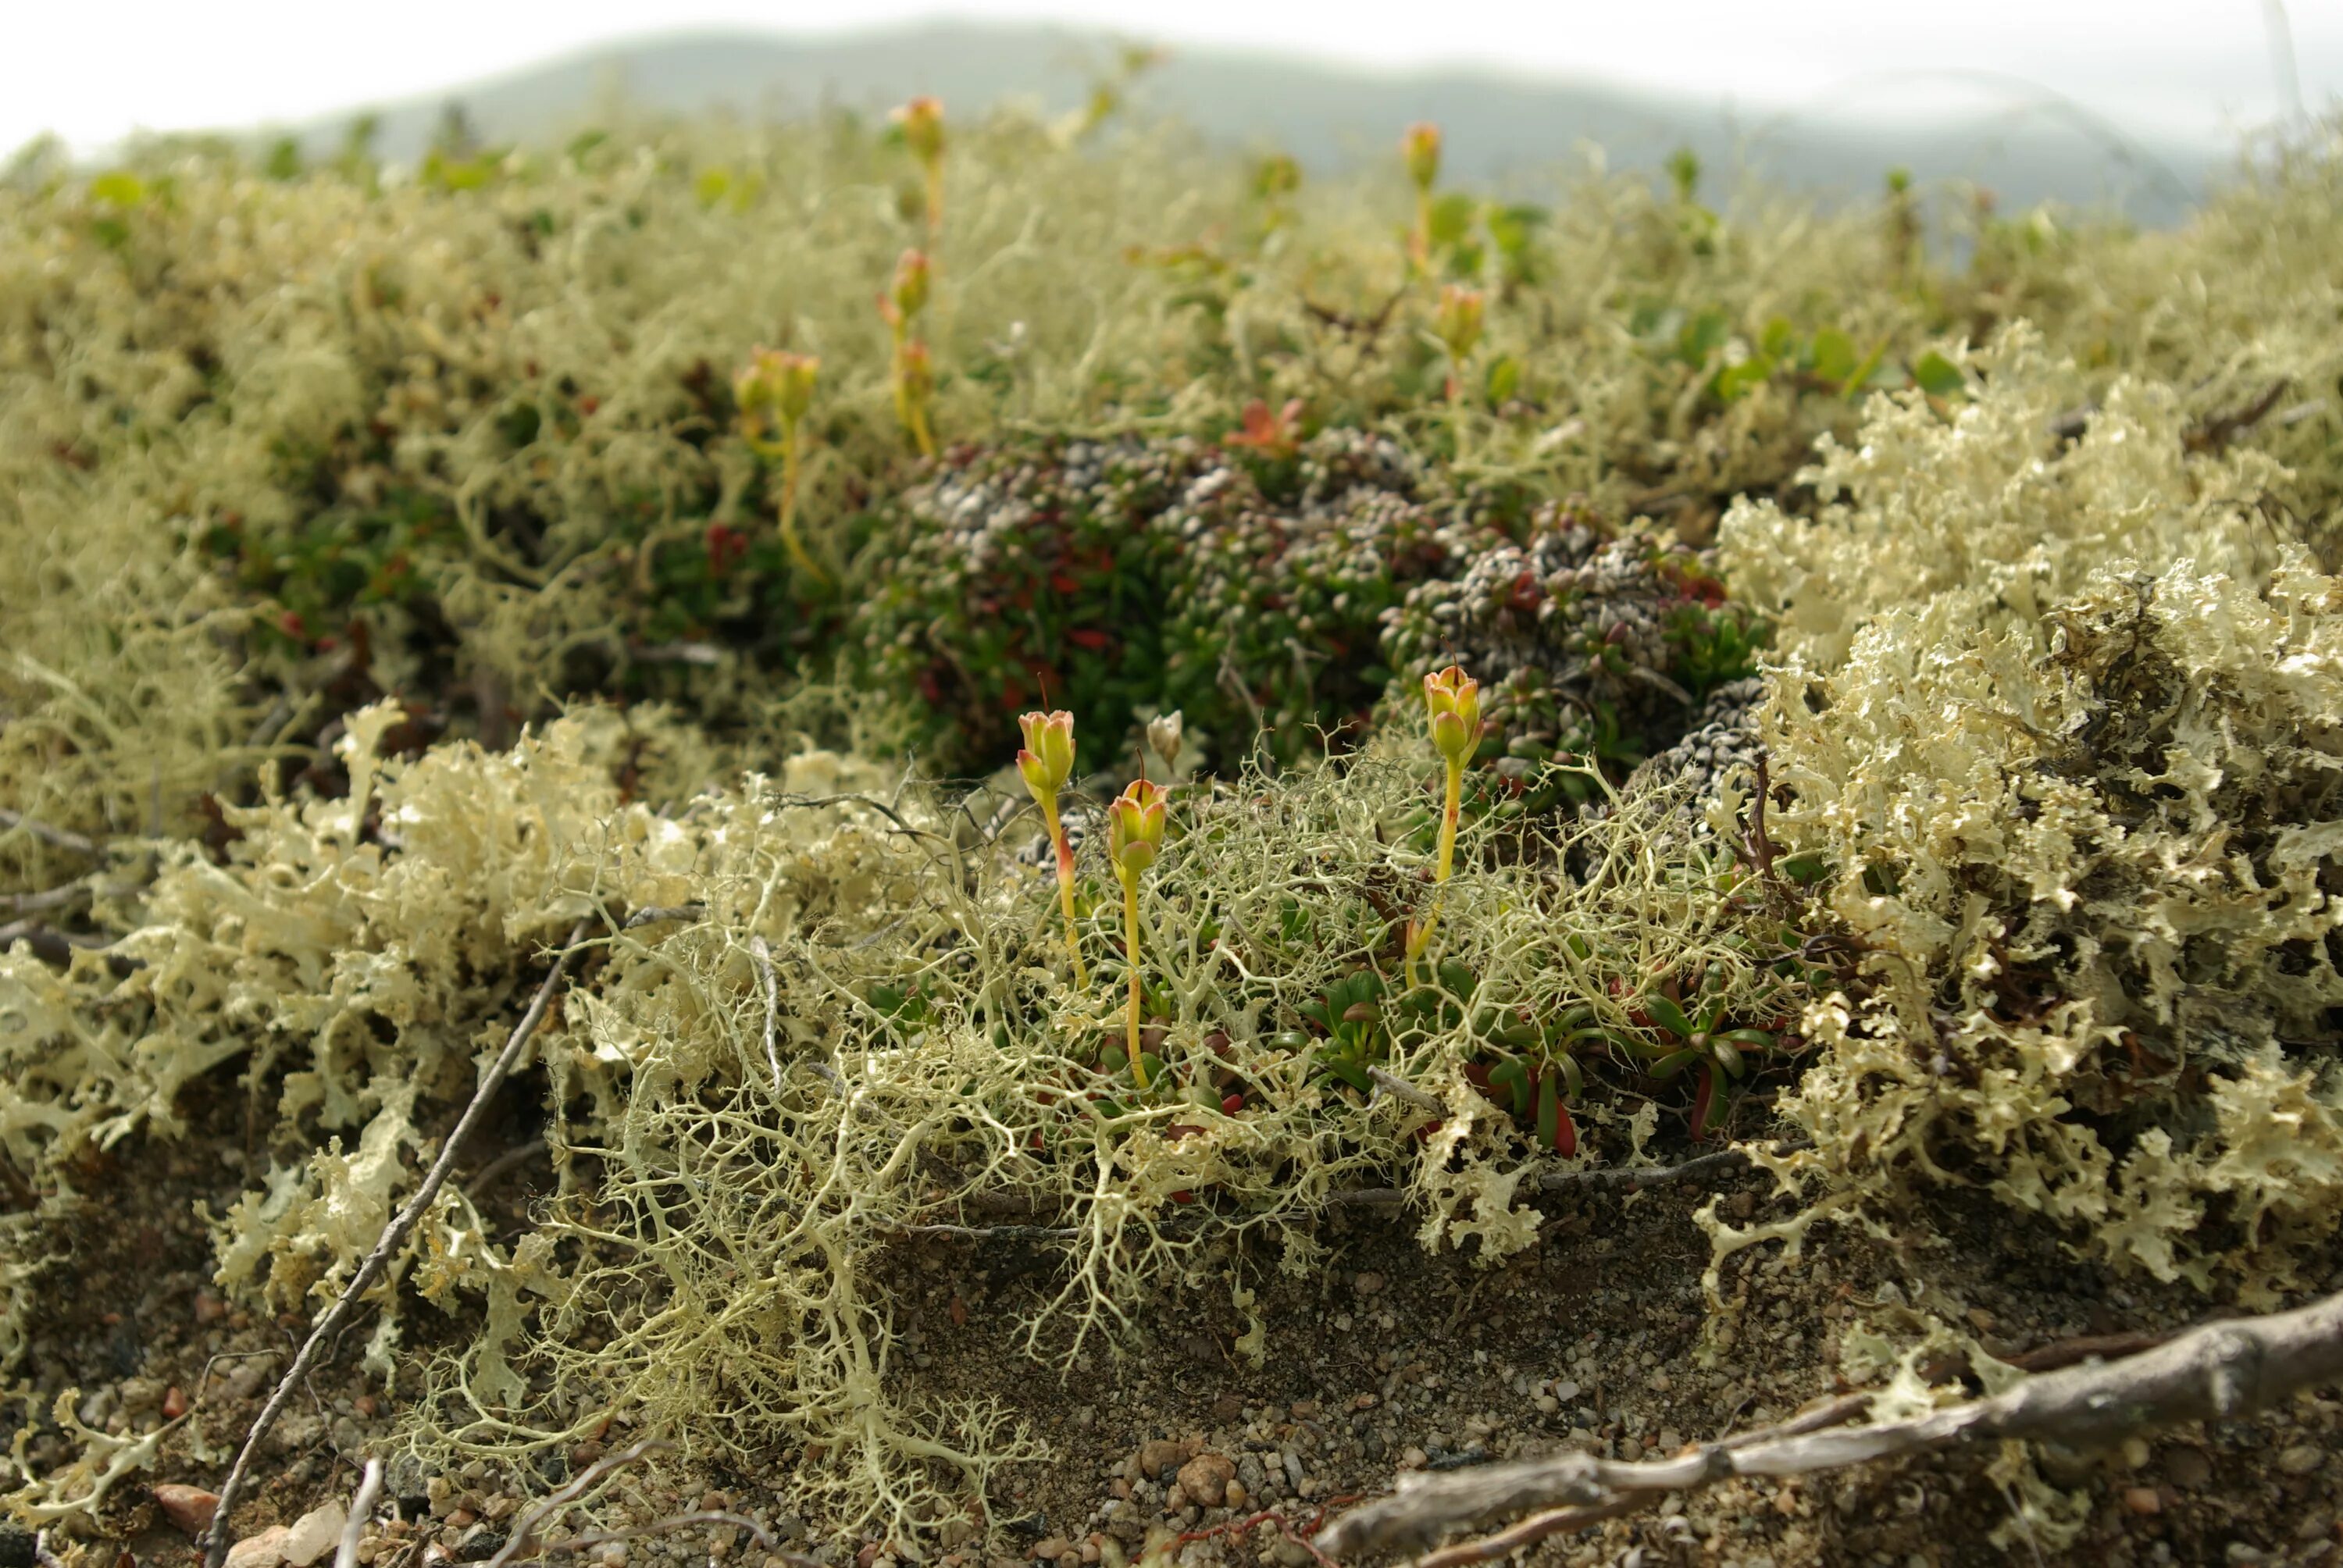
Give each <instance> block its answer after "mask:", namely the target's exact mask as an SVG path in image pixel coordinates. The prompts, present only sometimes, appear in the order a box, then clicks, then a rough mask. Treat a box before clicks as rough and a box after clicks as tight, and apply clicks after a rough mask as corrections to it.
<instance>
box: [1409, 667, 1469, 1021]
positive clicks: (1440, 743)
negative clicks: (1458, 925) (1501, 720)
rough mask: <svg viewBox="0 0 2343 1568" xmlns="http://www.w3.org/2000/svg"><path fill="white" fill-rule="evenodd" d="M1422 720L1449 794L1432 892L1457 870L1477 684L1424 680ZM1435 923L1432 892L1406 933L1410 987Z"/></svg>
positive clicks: (1455, 677)
mask: <svg viewBox="0 0 2343 1568" xmlns="http://www.w3.org/2000/svg"><path fill="white" fill-rule="evenodd" d="M1423 704H1424V709H1425V717H1426V718H1427V719H1429V721H1430V724H1431V729H1432V749H1433V750H1434V751H1437V752H1439V753H1440V756H1441V759H1442V760H1443V761H1444V762H1446V763H1447V765H1448V789H1447V793H1446V795H1445V797H1444V798H1443V801H1442V805H1441V810H1440V858H1439V860H1438V861H1437V863H1436V864H1435V865H1434V866H1433V873H1432V879H1433V887H1434V888H1435V889H1436V888H1440V887H1443V886H1445V885H1446V883H1447V881H1448V874H1449V872H1450V871H1452V870H1453V869H1455V865H1456V820H1457V818H1458V816H1459V814H1460V813H1461V811H1462V809H1463V795H1464V765H1465V764H1466V763H1467V762H1469V761H1471V760H1472V759H1473V749H1474V748H1476V747H1478V746H1479V745H1480V744H1481V730H1482V722H1481V683H1480V682H1479V681H1477V680H1474V679H1473V678H1472V677H1471V676H1469V675H1466V674H1465V673H1464V669H1463V666H1462V665H1454V664H1452V665H1450V666H1449V667H1448V668H1446V669H1443V670H1440V671H1438V672H1436V673H1434V674H1431V675H1427V676H1425V677H1424V678H1423ZM1439 923H1440V894H1439V893H1438V892H1434V893H1433V899H1432V911H1431V913H1429V914H1427V915H1426V916H1424V918H1423V923H1422V924H1421V925H1419V926H1416V927H1415V928H1414V929H1413V930H1411V931H1410V932H1409V933H1408V941H1407V970H1408V975H1407V982H1408V984H1409V985H1410V986H1413V985H1414V983H1415V960H1417V959H1418V958H1421V957H1422V956H1423V950H1424V949H1425V948H1427V947H1429V946H1431V944H1432V930H1433V927H1434V926H1436V925H1438V924H1439Z"/></svg>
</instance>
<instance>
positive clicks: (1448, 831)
mask: <svg viewBox="0 0 2343 1568" xmlns="http://www.w3.org/2000/svg"><path fill="white" fill-rule="evenodd" d="M1463 794H1464V768H1463V764H1462V763H1457V762H1451V763H1450V764H1449V765H1448V797H1447V799H1446V801H1445V802H1444V803H1443V806H1442V808H1441V812H1440V859H1439V860H1438V862H1437V863H1436V864H1435V865H1434V866H1433V875H1432V880H1433V887H1434V888H1435V889H1438V888H1445V887H1446V886H1447V885H1448V875H1449V873H1450V872H1451V871H1453V869H1455V867H1456V819H1457V817H1458V816H1459V815H1460V814H1461V812H1462V809H1463ZM1440 904H1441V895H1440V893H1438V892H1434V893H1433V896H1432V909H1431V911H1430V912H1429V913H1427V914H1426V915H1425V916H1424V917H1423V924H1422V925H1420V926H1416V927H1414V928H1413V930H1410V931H1409V933H1408V941H1407V976H1406V978H1407V983H1408V984H1409V985H1410V986H1411V987H1412V986H1413V985H1414V984H1415V960H1417V959H1419V958H1421V957H1423V950H1425V949H1426V948H1428V947H1430V946H1431V945H1432V931H1433V927H1435V926H1437V925H1438V924H1439V923H1440Z"/></svg>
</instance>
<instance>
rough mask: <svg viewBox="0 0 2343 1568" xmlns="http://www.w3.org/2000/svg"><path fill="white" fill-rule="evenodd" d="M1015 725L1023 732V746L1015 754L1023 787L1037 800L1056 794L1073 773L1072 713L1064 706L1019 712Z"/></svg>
mask: <svg viewBox="0 0 2343 1568" xmlns="http://www.w3.org/2000/svg"><path fill="white" fill-rule="evenodd" d="M1017 727H1018V728H1019V729H1021V730H1023V731H1024V732H1025V749H1024V750H1022V751H1020V752H1019V753H1018V754H1017V771H1018V773H1019V775H1020V776H1021V777H1022V778H1023V779H1024V780H1025V788H1026V789H1031V791H1032V792H1033V799H1036V800H1041V799H1048V798H1050V797H1051V796H1054V795H1056V794H1057V792H1058V791H1059V790H1061V789H1064V788H1065V787H1066V780H1067V779H1071V778H1072V777H1073V776H1074V716H1073V715H1072V714H1071V713H1068V712H1065V711H1064V710H1063V709H1060V710H1059V711H1057V712H1054V713H1021V714H1019V715H1018V716H1017Z"/></svg>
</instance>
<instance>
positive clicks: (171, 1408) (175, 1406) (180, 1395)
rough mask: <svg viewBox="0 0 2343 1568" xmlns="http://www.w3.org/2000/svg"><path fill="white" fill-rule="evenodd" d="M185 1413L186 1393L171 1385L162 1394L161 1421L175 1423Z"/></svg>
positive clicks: (184, 1390)
mask: <svg viewBox="0 0 2343 1568" xmlns="http://www.w3.org/2000/svg"><path fill="white" fill-rule="evenodd" d="M186 1413H187V1391H186V1389H183V1388H181V1387H180V1386H179V1385H178V1384H177V1383H173V1384H172V1385H171V1386H170V1387H169V1388H168V1389H166V1390H165V1391H164V1393H163V1419H164V1420H165V1421H176V1420H178V1419H179V1418H180V1417H181V1416H183V1415H185V1414H186Z"/></svg>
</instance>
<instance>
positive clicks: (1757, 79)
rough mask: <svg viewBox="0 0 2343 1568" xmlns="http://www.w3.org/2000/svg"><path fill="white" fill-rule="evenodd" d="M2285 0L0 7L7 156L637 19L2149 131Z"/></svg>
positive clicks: (536, 55) (2317, 25)
mask: <svg viewBox="0 0 2343 1568" xmlns="http://www.w3.org/2000/svg"><path fill="white" fill-rule="evenodd" d="M2272 5H2273V0H1959V4H1957V5H1911V4H1906V3H1902V0H1634V3H1626V4H1623V3H1621V0H1511V3H1503V0H1413V3H1404V4H1393V3H1390V0H1373V3H1361V0H1351V3H1347V4H1346V3H1331V4H1330V3H1325V0H1178V3H1176V4H1175V3H1167V0H1157V3H1155V4H1151V5H1148V4H1136V3H1132V0H961V3H960V4H958V5H939V4H937V3H936V0H763V3H759V0H664V3H659V0H390V3H387V4H386V3H384V0H366V3H364V4H356V3H353V0H171V3H169V4H163V3H160V0H111V3H108V0H80V3H79V4H75V3H73V0H0V152H5V150H6V149H8V148H11V147H14V146H18V145H19V144H21V143H23V142H24V141H25V140H27V139H28V138H30V137H31V136H35V135H36V134H38V133H40V132H42V131H54V132H56V133H57V134H59V135H61V136H64V137H65V138H66V139H67V141H69V142H70V143H72V144H73V145H74V146H75V147H76V149H80V150H94V149H96V147H99V146H103V145H105V144H106V143H108V142H110V141H113V140H114V139H116V138H117V137H119V136H123V135H125V134H126V133H128V132H129V131H131V130H133V129H148V130H179V129H190V128H199V127H209V126H246V125H251V124H254V123H258V122H290V121H297V120H302V119H307V118H308V117H311V116H317V115H322V114H329V113H335V112H338V111H341V110H345V109H350V108H357V107H362V106H366V105H368V104H372V103H381V102H385V101H389V100H394V99H397V98H402V97H407V96H409V95H416V94H419V93H427V92H430V91H433V90H435V89H437V88H441V87H446V86H449V85H455V84H458V83H460V82H464V81H468V80H470V79H472V78H475V77H478V76H480V75H487V74H490V73H493V72H498V71H503V70H509V69H511V68H514V67H516V66H520V65H529V64H532V63H534V62H536V61H538V60H540V59H543V58H546V57H548V56H549V55H558V54H563V53H568V52H570V51H574V50H577V49H579V48H582V47H585V46H588V45H593V44H597V43H601V42H605V41H608V40H610V39H613V38H619V37H624V36H627V35H633V34H639V33H643V32H647V31H670V30H676V29H679V28H685V27H699V26H741V25H747V26H757V27H766V28H773V29H779V30H789V31H822V32H835V31H840V30H845V29H859V28H863V27H870V26H876V25H891V24H900V23H904V22H910V21H917V20H921V19H925V18H930V17H933V16H937V15H951V16H956V17H982V18H990V19H998V20H1001V21H1031V20H1053V21H1061V22H1065V23H1070V24H1074V25H1090V26H1098V27H1105V28H1110V29H1113V30H1117V31H1121V32H1126V33H1130V34H1133V35H1143V36H1147V37H1151V38H1155V39H1160V40H1161V41H1163V42H1166V43H1170V44H1173V45H1179V44H1182V43H1186V44H1216V45H1234V46H1239V47H1251V48H1256V49H1263V50H1272V51H1277V52H1281V53H1299V54H1307V55H1316V56H1318V57H1320V58H1326V59H1335V60H1342V61H1348V62H1352V63H1354V64H1358V65H1371V66H1378V67H1384V68H1404V67H1408V66H1412V65H1433V64H1457V63H1469V64H1476V65H1493V66H1498V67H1502V68H1504V69H1508V70H1512V71H1516V72H1523V73H1531V74H1547V73H1564V74H1571V75H1591V76H1598V77H1607V78H1613V79H1617V80H1624V81H1627V82H1632V83H1638V84H1644V85H1656V86H1666V87H1674V88H1679V89H1688V90H1691V91H1694V92H1696V93H1701V94H1705V95H1717V96H1730V97H1732V98H1733V99H1734V100H1735V102H1736V103H1738V104H1741V105H1743V106H1749V107H1753V108H1764V107H1768V106H1784V107H1804V108H1808V109H1813V108H1820V107H1825V106H1828V107H1835V108H1837V109H1839V110H1841V111H1843V112H1846V113H1854V114H1862V113H1881V114H1887V113H1895V112H1898V111H1901V110H1906V109H1909V108H1912V107H1915V106H1921V105H1924V104H1925V105H1929V106H1933V105H1936V104H1939V103H1943V102H1946V101H1948V98H1950V99H1951V100H1953V101H1963V102H1968V103H1976V102H1978V101H1980V100H1985V101H1990V99H1991V97H1992V95H1993V89H1991V88H1989V87H1986V86H1980V85H1970V86H1967V87H1953V86H1944V87H1924V86H1922V85H1919V84H1916V83H1915V82H1914V81H1912V80H1911V79H1909V78H1908V77H1903V76H1896V75H1890V74H1891V73H1899V72H1912V71H1920V70H1928V71H1937V72H1952V73H1958V72H1978V73H1993V74H1996V75H2006V76H2007V77H2011V78H2016V79H2022V80H2024V81H2026V82H2030V83H2034V84H2037V85H2040V86H2043V87H2046V88H2049V89H2051V90H2053V91H2055V92H2058V93H2062V94H2065V95H2068V96H2070V97H2073V98H2075V99H2077V100H2078V101H2080V102H2081V103H2083V104H2086V105H2087V106H2090V107H2092V108H2094V109H2097V110H2098V111H2100V112H2101V113H2104V114H2107V115H2110V116H2114V117H2116V118H2117V119H2119V120H2122V121H2124V122H2125V123H2126V124H2127V125H2128V126H2133V127H2135V128H2138V129H2148V130H2153V129H2157V128H2162V129H2165V130H2168V131H2176V132H2182V133H2191V134H2198V133H2204V132H2207V131H2219V130H2225V129H2229V128H2234V127H2239V126H2248V125H2259V124H2263V123H2266V122H2268V120H2269V119H2271V118H2273V117H2274V116H2276V115H2277V114H2278V112H2279V111H2280V110H2281V109H2282V108H2283V107H2284V106H2283V105H2282V104H2281V103H2280V101H2279V96H2278V88H2277V86H2276V85H2275V84H2276V82H2277V80H2278V77H2277V73H2276V72H2275V71H2274V69H2273V66H2272V55H2271V50H2270V45H2269V29H2268V16H2269V13H2270V10H2271V8H2272ZM2287 14H2288V22H2289V24H2290V28H2289V30H2290V32H2291V34H2292V37H2293V45H2294V51H2293V52H2294V57H2295V62H2296V70H2297V74H2298V77H2299V80H2300V85H2301V91H2302V96H2303V98H2304V99H2305V100H2306V101H2307V102H2308V106H2310V108H2311V109H2312V110H2313V111H2314V112H2315V111H2317V110H2318V109H2320V108H2321V107H2324V106H2329V105H2332V104H2333V103H2335V102H2336V101H2337V100H2338V97H2343V0H2315V3H2314V0H2291V3H2290V4H2288V5H2287Z"/></svg>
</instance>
